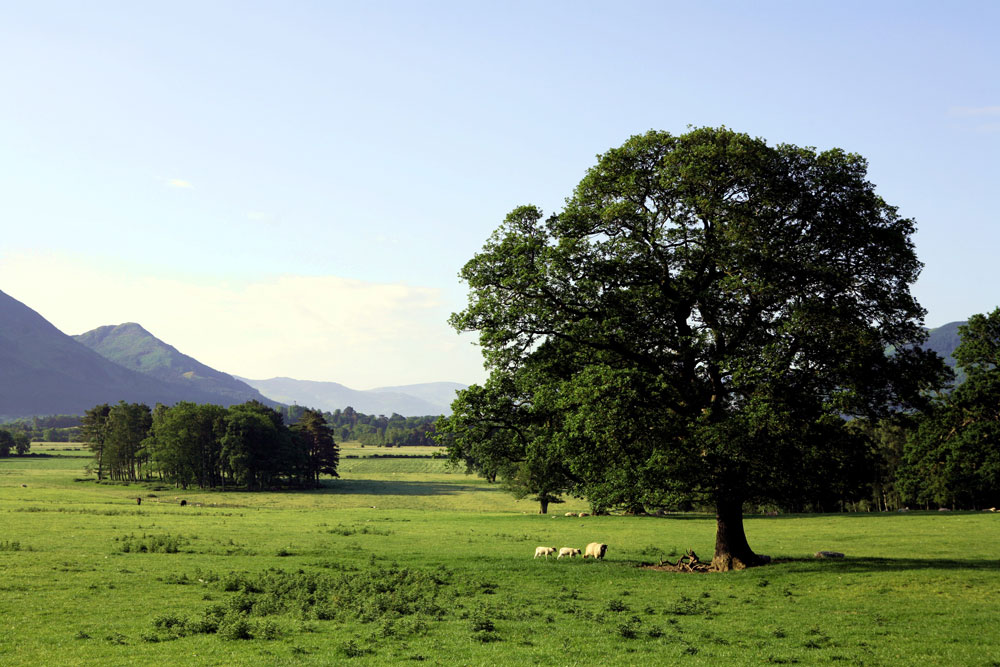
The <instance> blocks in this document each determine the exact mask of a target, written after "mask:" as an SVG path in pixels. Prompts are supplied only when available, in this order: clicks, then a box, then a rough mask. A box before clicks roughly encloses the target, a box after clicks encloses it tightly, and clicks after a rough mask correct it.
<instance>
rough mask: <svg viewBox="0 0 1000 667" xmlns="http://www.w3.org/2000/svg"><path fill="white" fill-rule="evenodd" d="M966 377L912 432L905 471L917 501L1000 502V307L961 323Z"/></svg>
mask: <svg viewBox="0 0 1000 667" xmlns="http://www.w3.org/2000/svg"><path fill="white" fill-rule="evenodd" d="M959 336H960V337H961V342H960V343H959V345H958V347H957V348H955V353H954V354H955V360H956V361H957V362H958V367H959V369H960V370H961V371H962V372H963V373H964V374H965V376H966V379H965V381H964V382H962V383H961V384H959V385H958V386H957V387H955V389H954V390H953V391H951V392H949V393H942V394H941V395H940V396H939V397H938V399H937V400H936V401H935V402H934V404H933V406H932V408H931V410H930V411H929V413H928V415H927V416H926V418H925V419H923V420H921V421H920V422H919V425H918V427H917V428H916V429H915V430H914V431H913V432H911V434H910V438H909V440H908V441H907V447H906V450H905V456H904V461H903V466H902V471H901V476H902V477H903V486H904V489H905V490H906V492H907V494H908V495H909V496H910V497H913V498H914V499H915V500H916V501H917V502H923V503H931V502H933V503H935V504H940V505H950V506H952V507H955V506H956V505H961V506H965V507H969V506H972V507H990V506H993V507H996V506H998V505H1000V308H997V309H995V310H994V311H993V312H991V313H988V314H981V315H973V316H972V317H970V318H969V322H968V324H966V325H965V326H961V327H959Z"/></svg>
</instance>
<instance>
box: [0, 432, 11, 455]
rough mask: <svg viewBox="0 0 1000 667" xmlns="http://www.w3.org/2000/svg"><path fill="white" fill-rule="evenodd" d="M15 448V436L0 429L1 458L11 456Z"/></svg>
mask: <svg viewBox="0 0 1000 667" xmlns="http://www.w3.org/2000/svg"><path fill="white" fill-rule="evenodd" d="M13 448H14V436H13V434H11V432H10V431H7V430H2V429H0V457H6V456H10V450H11V449H13Z"/></svg>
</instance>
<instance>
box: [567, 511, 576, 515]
mask: <svg viewBox="0 0 1000 667" xmlns="http://www.w3.org/2000/svg"><path fill="white" fill-rule="evenodd" d="M566 516H576V512H566Z"/></svg>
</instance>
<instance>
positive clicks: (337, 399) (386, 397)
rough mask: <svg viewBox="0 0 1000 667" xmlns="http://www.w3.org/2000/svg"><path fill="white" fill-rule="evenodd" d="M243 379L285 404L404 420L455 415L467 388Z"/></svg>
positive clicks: (438, 384)
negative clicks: (459, 392)
mask: <svg viewBox="0 0 1000 667" xmlns="http://www.w3.org/2000/svg"><path fill="white" fill-rule="evenodd" d="M239 379H240V380H242V381H243V382H246V383H247V384H248V385H250V386H251V387H254V388H255V389H257V390H258V391H260V392H261V393H262V394H264V395H265V396H267V397H269V398H271V399H273V400H276V401H281V402H283V403H297V404H299V405H307V406H309V407H313V408H319V409H321V410H326V411H329V412H333V411H334V410H343V409H344V408H346V407H348V406H350V407H352V408H354V409H355V410H357V411H358V412H363V413H365V414H375V415H378V414H382V415H387V416H388V415H391V414H392V413H393V412H396V413H398V414H400V415H402V416H404V417H423V416H427V415H442V414H444V415H446V414H451V401H452V400H454V393H455V391H457V390H458V389H464V388H465V387H466V385H463V384H460V383H458V382H425V383H420V384H415V385H399V386H394V387H379V388H376V389H368V390H359V389H351V388H350V387H348V386H346V385H343V384H340V383H339V382H322V381H316V380H296V379H294V378H289V377H275V378H269V379H266V380H254V379H250V378H244V377H239ZM408 389H410V390H411V391H412V392H413V393H410V392H409V391H407V390H408ZM449 393H450V397H449Z"/></svg>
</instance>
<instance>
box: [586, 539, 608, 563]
mask: <svg viewBox="0 0 1000 667" xmlns="http://www.w3.org/2000/svg"><path fill="white" fill-rule="evenodd" d="M607 550H608V545H607V544H601V543H600V542H591V543H590V544H588V545H587V550H586V552H584V554H583V557H584V558H586V557H587V556H593V557H594V559H595V560H596V559H603V558H604V553H605V552H606V551H607Z"/></svg>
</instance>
